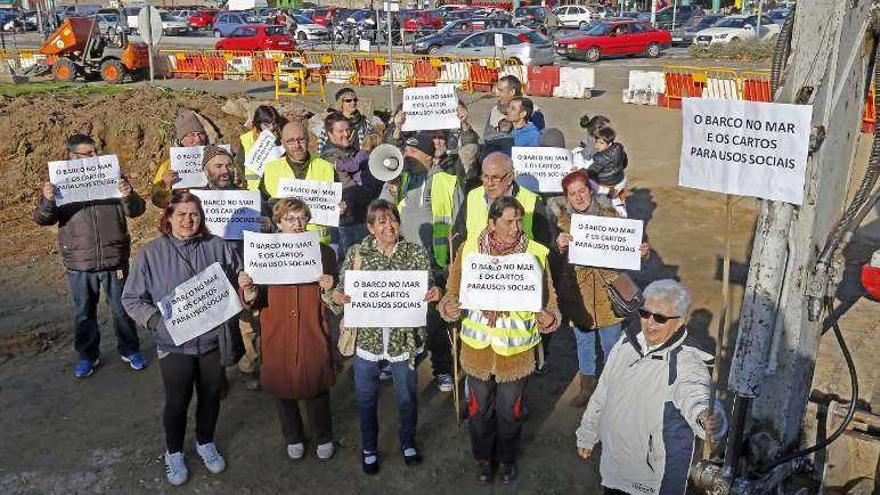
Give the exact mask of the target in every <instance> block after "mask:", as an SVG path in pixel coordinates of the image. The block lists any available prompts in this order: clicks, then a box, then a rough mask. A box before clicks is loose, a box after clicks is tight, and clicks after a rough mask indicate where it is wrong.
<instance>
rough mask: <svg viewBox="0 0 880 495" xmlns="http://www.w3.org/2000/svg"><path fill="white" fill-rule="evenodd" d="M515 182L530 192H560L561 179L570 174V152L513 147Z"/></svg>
mask: <svg viewBox="0 0 880 495" xmlns="http://www.w3.org/2000/svg"><path fill="white" fill-rule="evenodd" d="M512 154H513V156H512V158H513V169H514V170H516V182H517V183H518V184H519V185H520V186H522V187H525V188H526V189H528V190H530V191H532V192H542V193H558V192H562V178H563V177H565V176H566V175H568V174H569V173H571V168H572V155H571V150H568V149H565V148H539V147H532V146H514V147H513V151H512Z"/></svg>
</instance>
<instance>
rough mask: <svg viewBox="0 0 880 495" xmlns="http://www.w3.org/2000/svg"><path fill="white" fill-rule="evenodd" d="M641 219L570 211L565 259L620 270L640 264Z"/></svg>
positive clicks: (629, 268) (578, 263) (575, 262)
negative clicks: (568, 242) (581, 213)
mask: <svg viewBox="0 0 880 495" xmlns="http://www.w3.org/2000/svg"><path fill="white" fill-rule="evenodd" d="M643 228H644V224H643V223H642V221H641V220H632V219H629V218H612V217H600V216H596V215H578V214H575V215H572V216H571V236H572V237H573V238H574V240H573V241H572V242H571V243H570V244H569V245H568V261H569V262H570V263H573V264H575V265H583V266H593V267H598V268H615V269H621V270H640V269H641V267H642V253H641V251H639V248H640V247H641V245H642V231H643Z"/></svg>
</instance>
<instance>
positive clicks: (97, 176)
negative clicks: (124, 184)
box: [49, 155, 122, 206]
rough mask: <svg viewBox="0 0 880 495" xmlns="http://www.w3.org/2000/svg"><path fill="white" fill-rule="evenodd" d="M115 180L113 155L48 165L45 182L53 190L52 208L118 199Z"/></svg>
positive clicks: (118, 193) (117, 169)
mask: <svg viewBox="0 0 880 495" xmlns="http://www.w3.org/2000/svg"><path fill="white" fill-rule="evenodd" d="M119 177H120V173H119V159H118V158H116V155H104V156H99V157H95V158H83V159H82V160H67V161H58V162H49V182H51V183H52V185H54V186H55V204H56V205H58V206H62V205H66V204H69V203H79V202H82V201H95V200H99V199H109V198H121V197H122V193H121V192H119Z"/></svg>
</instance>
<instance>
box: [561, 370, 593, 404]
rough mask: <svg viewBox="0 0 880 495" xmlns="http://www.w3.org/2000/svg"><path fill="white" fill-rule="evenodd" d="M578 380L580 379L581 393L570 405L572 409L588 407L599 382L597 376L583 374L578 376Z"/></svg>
mask: <svg viewBox="0 0 880 495" xmlns="http://www.w3.org/2000/svg"><path fill="white" fill-rule="evenodd" d="M578 378H579V379H580V391H579V392H578V394H577V395H575V396H574V398H572V399H571V402H569V403H568V404H569V405H570V406H572V407H587V403H589V402H590V397H592V396H593V392H594V391H595V390H596V385H597V384H598V383H599V380H598V379H597V378H596V377H595V376H590V375H581V374H578Z"/></svg>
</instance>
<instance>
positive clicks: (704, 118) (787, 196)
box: [678, 98, 813, 205]
mask: <svg viewBox="0 0 880 495" xmlns="http://www.w3.org/2000/svg"><path fill="white" fill-rule="evenodd" d="M812 112H813V109H812V107H811V106H809V105H789V104H783V103H760V102H753V101H742V100H714V99H704V98H684V100H683V104H682V114H681V115H682V123H683V126H684V128H683V133H682V141H681V170H680V171H679V177H678V183H679V185H682V186H685V187H693V188H695V189H704V190H707V191H716V192H721V193H726V194H737V195H741V196H754V197H758V198H764V199H770V200H774V201H785V202H787V203H793V204H796V205H799V204H802V203H803V201H804V177H805V175H806V171H807V151H808V148H809V142H810V117H811V115H812Z"/></svg>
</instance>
